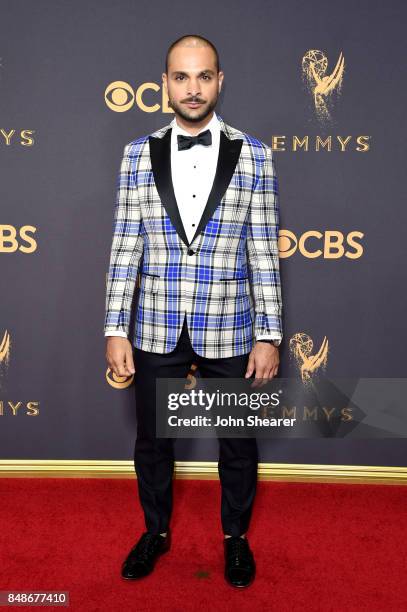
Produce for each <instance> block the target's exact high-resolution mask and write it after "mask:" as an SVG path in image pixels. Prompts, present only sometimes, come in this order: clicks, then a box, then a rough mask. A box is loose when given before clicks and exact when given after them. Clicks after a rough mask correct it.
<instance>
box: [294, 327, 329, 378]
mask: <svg viewBox="0 0 407 612" xmlns="http://www.w3.org/2000/svg"><path fill="white" fill-rule="evenodd" d="M313 348H314V343H313V341H312V338H311V337H310V336H308V334H304V333H302V332H299V333H297V334H294V336H293V337H292V338H291V339H290V352H291V354H292V355H293V357H294V359H295V360H296V362H297V366H298V368H299V370H300V373H301V379H302V381H303V383H305V384H306V383H308V382H309V381H310V380H311V378H312V376H313V375H314V374H315V373H316V372H317V371H318V370H319V369H320V368H326V365H327V360H328V338H327V337H326V336H324V339H323V340H322V343H321V346H320V348H319V350H318V352H317V353H316V354H315V355H312V349H313Z"/></svg>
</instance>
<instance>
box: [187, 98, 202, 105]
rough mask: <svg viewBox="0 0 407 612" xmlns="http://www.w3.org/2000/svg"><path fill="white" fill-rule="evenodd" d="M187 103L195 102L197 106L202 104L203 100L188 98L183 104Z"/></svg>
mask: <svg viewBox="0 0 407 612" xmlns="http://www.w3.org/2000/svg"><path fill="white" fill-rule="evenodd" d="M187 102H195V103H197V104H204V100H201V99H200V98H188V100H184V103H187Z"/></svg>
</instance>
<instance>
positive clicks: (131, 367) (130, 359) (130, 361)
mask: <svg viewBox="0 0 407 612" xmlns="http://www.w3.org/2000/svg"><path fill="white" fill-rule="evenodd" d="M126 368H127V371H128V373H129V375H130V376H131V375H132V374H134V373H135V371H136V370H135V368H134V361H133V353H132V350H131V348H129V349H128V350H127V352H126Z"/></svg>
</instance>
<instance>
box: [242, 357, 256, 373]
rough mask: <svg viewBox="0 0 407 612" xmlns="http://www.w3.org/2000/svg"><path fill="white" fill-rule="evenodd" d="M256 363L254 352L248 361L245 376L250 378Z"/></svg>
mask: <svg viewBox="0 0 407 612" xmlns="http://www.w3.org/2000/svg"><path fill="white" fill-rule="evenodd" d="M254 365H255V362H254V357H253V354H252V353H250V355H249V360H248V362H247V368H246V374H245V375H244V377H245V378H249V376H251V375H252V374H253V371H254Z"/></svg>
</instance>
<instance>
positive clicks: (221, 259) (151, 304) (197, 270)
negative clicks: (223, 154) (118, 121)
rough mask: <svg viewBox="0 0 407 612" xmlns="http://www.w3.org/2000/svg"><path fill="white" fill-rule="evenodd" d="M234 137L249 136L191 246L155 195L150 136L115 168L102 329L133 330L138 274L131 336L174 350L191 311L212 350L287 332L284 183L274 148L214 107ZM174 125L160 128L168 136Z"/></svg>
mask: <svg viewBox="0 0 407 612" xmlns="http://www.w3.org/2000/svg"><path fill="white" fill-rule="evenodd" d="M217 117H218V119H219V122H220V128H221V130H223V132H224V133H225V135H226V136H227V137H228V138H229V139H235V138H240V139H243V144H242V148H241V151H240V155H239V159H238V162H237V165H236V168H235V171H234V173H233V176H232V179H231V181H230V183H229V186H228V188H227V190H226V192H225V193H224V195H223V197H222V199H221V200H220V202H219V203H218V205H217V207H216V210H215V212H214V214H213V215H212V217H211V218H210V220H209V222H208V223H207V225H206V226H205V228H204V230H203V231H202V232H201V233H200V234H198V236H196V237H195V239H194V240H193V243H192V246H193V250H194V254H193V255H192V256H191V255H189V254H188V246H187V245H186V244H185V243H184V242H183V240H181V238H180V236H179V234H178V233H177V231H176V230H175V228H174V226H173V224H172V222H171V220H170V218H169V216H168V215H167V212H166V210H165V208H164V207H163V205H162V203H161V199H160V196H159V194H158V191H157V188H156V185H155V181H154V177H153V172H152V165H151V158H150V150H149V140H148V138H149V137H148V136H144V137H142V138H138V139H136V140H133V141H132V142H130V143H129V144H127V145H126V146H125V147H124V154H123V159H122V162H121V167H120V171H119V176H118V183H117V199H116V208H115V214H114V224H113V241H112V248H111V255H110V264H109V271H108V277H107V288H106V316H105V326H104V331H105V332H106V331H118V330H120V331H124V332H125V333H126V334H127V335H128V336H130V329H129V326H130V314H131V307H132V301H133V296H134V292H135V288H136V281H137V280H138V274H139V273H140V277H139V285H140V286H139V296H138V297H139V299H138V301H137V303H136V316H135V327H134V329H133V333H132V338H131V339H132V342H133V345H134V346H136V347H137V348H139V349H142V350H144V351H150V352H154V353H168V352H169V351H172V350H173V349H174V348H175V346H176V344H177V340H178V337H179V335H180V332H181V328H182V323H183V320H184V313H186V314H187V323H188V330H189V335H190V338H191V343H192V346H193V348H194V350H195V352H196V353H197V354H199V355H202V356H204V357H209V358H222V357H231V356H235V355H240V354H244V353H248V352H250V350H251V349H252V347H253V345H254V342H255V337H257V336H259V335H261V334H269V333H273V334H274V337H278V338H280V339H281V338H282V335H283V332H282V299H281V289H280V274H279V259H278V245H277V239H278V229H279V210H278V183H277V177H276V173H275V165H274V158H273V154H272V150H271V149H270V147H268V146H267V145H266V144H264V143H263V142H261V141H260V140H258V139H256V138H254V137H252V136H249V135H248V134H246V133H244V132H241V131H239V130H237V129H235V128H233V127H231V126H229V125H227V124H226V123H224V121H223V120H222V118H221V117H220V116H219V115H217ZM170 127H171V126H170V125H167V126H165V127H163V128H161V129H159V130H157V131H156V132H154V133H153V134H151V136H152V137H156V138H162V137H163V136H164V135H165V133H166V131H167V130H168V129H169V128H170Z"/></svg>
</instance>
